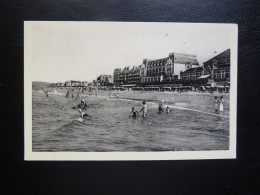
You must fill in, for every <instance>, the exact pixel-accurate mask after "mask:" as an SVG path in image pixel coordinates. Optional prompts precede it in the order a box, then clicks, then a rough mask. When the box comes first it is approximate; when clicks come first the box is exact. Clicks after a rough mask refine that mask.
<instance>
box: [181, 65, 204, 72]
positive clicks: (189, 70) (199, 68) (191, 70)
mask: <svg viewBox="0 0 260 195" xmlns="http://www.w3.org/2000/svg"><path fill="white" fill-rule="evenodd" d="M202 70H203V68H202V67H201V66H200V67H195V68H190V69H188V70H186V71H184V72H183V73H190V72H196V71H202Z"/></svg>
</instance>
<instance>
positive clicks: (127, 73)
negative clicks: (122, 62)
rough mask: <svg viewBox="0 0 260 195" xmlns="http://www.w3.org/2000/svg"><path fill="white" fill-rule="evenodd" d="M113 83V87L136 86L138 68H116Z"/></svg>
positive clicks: (138, 73)
mask: <svg viewBox="0 0 260 195" xmlns="http://www.w3.org/2000/svg"><path fill="white" fill-rule="evenodd" d="M113 78H114V79H113V81H114V84H115V85H129V86H130V85H132V86H134V85H136V84H138V83H140V80H141V79H140V66H133V67H129V66H127V67H125V68H123V69H120V68H117V69H115V70H114V74H113Z"/></svg>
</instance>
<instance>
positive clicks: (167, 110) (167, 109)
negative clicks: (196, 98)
mask: <svg viewBox="0 0 260 195" xmlns="http://www.w3.org/2000/svg"><path fill="white" fill-rule="evenodd" d="M170 113H171V111H170V108H169V106H167V108H166V114H170Z"/></svg>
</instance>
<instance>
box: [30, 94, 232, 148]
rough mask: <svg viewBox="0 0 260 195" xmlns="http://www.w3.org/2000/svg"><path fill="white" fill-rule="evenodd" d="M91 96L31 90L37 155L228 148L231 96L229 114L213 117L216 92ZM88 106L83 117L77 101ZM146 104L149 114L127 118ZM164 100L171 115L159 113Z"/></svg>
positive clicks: (227, 100) (34, 143) (225, 98)
mask: <svg viewBox="0 0 260 195" xmlns="http://www.w3.org/2000/svg"><path fill="white" fill-rule="evenodd" d="M109 94H110V93H109V92H107V93H105V92H97V93H96V92H93V93H88V94H86V93H84V94H80V98H77V97H76V95H75V94H74V98H71V97H69V98H66V97H65V92H64V93H60V92H59V91H57V90H56V91H54V92H49V96H48V97H46V96H45V94H44V93H42V92H41V91H33V99H32V114H33V116H32V148H33V151H53V152H58V151H75V152H109V151H194V150H196V151H202V150H227V149H229V95H225V96H224V100H225V113H224V115H223V116H221V115H218V114H214V96H215V95H212V94H196V93H195V94H192V93H190V94H189V93H183V94H176V93H163V92H143V93H142V92H120V97H119V98H116V94H117V92H113V97H112V98H110V95H109ZM81 99H84V100H85V102H86V103H87V105H88V108H87V110H85V112H86V113H88V114H89V115H91V117H87V118H84V119H82V118H81V117H80V113H79V111H78V110H77V109H72V106H73V103H76V104H78V103H79V102H80V100H81ZM143 99H144V100H147V106H148V114H147V117H146V118H143V117H142V116H141V114H140V115H139V116H138V117H137V118H132V117H129V114H130V113H131V108H132V107H135V110H137V111H140V109H141V106H142V100H143ZM162 99H164V106H169V107H170V109H171V113H170V114H166V113H165V112H164V113H162V114H159V113H158V101H159V100H162Z"/></svg>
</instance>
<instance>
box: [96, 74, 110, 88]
mask: <svg viewBox="0 0 260 195" xmlns="http://www.w3.org/2000/svg"><path fill="white" fill-rule="evenodd" d="M96 81H97V82H98V83H100V86H110V85H113V79H112V76H111V75H103V74H102V75H100V76H99V77H98V78H97V80H96Z"/></svg>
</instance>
